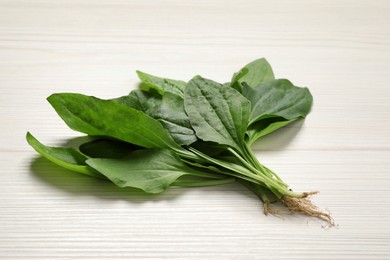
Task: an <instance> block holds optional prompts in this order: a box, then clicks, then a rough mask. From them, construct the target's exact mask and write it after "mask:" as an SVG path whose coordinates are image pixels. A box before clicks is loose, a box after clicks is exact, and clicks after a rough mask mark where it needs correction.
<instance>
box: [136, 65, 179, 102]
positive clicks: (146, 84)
mask: <svg viewBox="0 0 390 260" xmlns="http://www.w3.org/2000/svg"><path fill="white" fill-rule="evenodd" d="M137 75H138V78H139V79H140V80H141V81H142V84H143V85H141V88H142V89H144V90H148V89H155V90H157V91H158V93H160V94H161V95H162V94H164V93H166V92H170V93H173V94H176V95H178V96H181V97H183V95H184V94H183V93H184V88H185V86H186V84H187V83H186V82H184V81H181V80H174V79H167V78H160V77H157V76H153V75H150V74H147V73H144V72H142V71H139V70H137Z"/></svg>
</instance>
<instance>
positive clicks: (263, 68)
mask: <svg viewBox="0 0 390 260" xmlns="http://www.w3.org/2000/svg"><path fill="white" fill-rule="evenodd" d="M273 79H275V77H274V73H273V71H272V68H271V65H270V64H269V63H268V61H267V60H266V59H264V58H261V59H257V60H254V61H252V62H251V63H249V64H247V65H245V67H244V68H242V69H241V70H240V71H239V72H237V73H234V75H233V78H232V82H231V86H232V87H233V88H235V89H237V90H238V91H240V92H241V90H242V86H241V84H237V83H243V82H245V83H246V84H248V85H249V86H250V87H252V88H256V87H258V86H260V85H261V84H263V83H264V82H267V81H270V80H273Z"/></svg>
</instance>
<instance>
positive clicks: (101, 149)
mask: <svg viewBox="0 0 390 260" xmlns="http://www.w3.org/2000/svg"><path fill="white" fill-rule="evenodd" d="M140 148H141V147H139V146H136V145H133V144H129V143H125V142H121V141H116V140H109V139H97V140H93V141H90V142H87V143H83V144H82V145H80V147H79V150H80V152H82V153H83V154H85V155H87V156H88V157H92V158H117V159H118V158H123V157H125V156H127V155H128V154H129V153H131V152H133V151H135V150H138V149H140Z"/></svg>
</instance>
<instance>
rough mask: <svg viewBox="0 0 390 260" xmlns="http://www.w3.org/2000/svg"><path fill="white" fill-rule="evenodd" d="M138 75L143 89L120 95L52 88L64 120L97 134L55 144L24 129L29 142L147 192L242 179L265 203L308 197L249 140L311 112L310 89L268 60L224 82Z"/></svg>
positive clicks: (66, 162)
mask: <svg viewBox="0 0 390 260" xmlns="http://www.w3.org/2000/svg"><path fill="white" fill-rule="evenodd" d="M137 74H138V76H139V78H140V80H141V84H140V89H138V90H134V91H131V92H130V94H128V95H126V96H122V97H119V98H115V99H110V100H103V99H99V98H96V97H93V96H86V95H82V94H72V93H60V94H53V95H51V96H50V97H48V101H49V102H50V104H51V105H52V106H53V108H54V109H55V110H56V112H57V113H58V115H59V116H60V117H61V118H62V119H63V120H64V121H65V123H66V124H67V125H68V126H69V127H70V128H71V129H73V130H75V131H79V132H82V133H84V134H87V135H88V136H91V137H92V138H93V140H92V141H88V142H86V143H83V144H81V145H80V146H79V147H66V148H64V147H49V146H45V145H43V144H42V143H40V142H39V141H38V140H37V139H36V138H34V137H33V136H32V135H31V134H30V133H27V141H28V143H29V144H30V145H31V146H32V147H33V148H34V149H35V150H36V151H37V152H38V153H40V154H41V155H42V156H44V157H46V158H47V159H49V160H50V161H52V162H53V163H55V164H57V165H59V166H61V167H64V168H66V169H69V170H71V171H74V172H78V173H81V174H86V175H89V176H92V177H96V178H100V179H104V180H109V181H111V182H113V183H114V184H116V185H118V186H119V187H134V188H138V189H141V190H143V191H145V192H147V193H159V192H162V191H164V190H165V189H167V188H168V187H170V186H210V185H219V184H225V183H231V182H234V181H239V182H240V183H241V184H243V185H245V186H246V187H247V188H248V189H250V190H251V191H253V192H254V193H255V194H256V195H257V196H259V198H260V199H261V200H263V201H264V202H266V203H270V202H273V201H276V200H279V199H281V198H283V196H288V197H292V198H301V197H304V196H305V193H298V192H293V191H292V190H291V189H290V188H289V187H288V185H287V184H286V183H284V182H283V181H282V179H281V178H280V177H279V176H278V175H277V174H276V173H274V172H273V171H272V170H270V169H269V168H267V167H266V166H264V165H263V164H261V163H260V162H259V161H258V159H257V158H256V156H255V155H254V154H253V151H252V150H251V145H252V144H253V143H254V142H255V141H256V140H259V139H260V140H259V141H261V138H262V137H263V136H265V135H267V134H270V133H272V132H274V131H276V130H277V129H279V128H281V127H283V126H286V125H288V124H290V123H292V122H294V121H295V120H298V119H301V118H304V117H305V116H306V115H307V114H308V113H309V111H310V107H311V104H312V96H311V94H310V92H309V90H308V89H307V88H300V87H297V86H294V85H293V84H292V83H291V82H290V81H288V80H286V79H275V77H274V74H273V71H272V69H271V66H270V65H269V63H268V62H267V61H266V60H265V59H258V60H255V61H253V62H251V63H249V64H247V65H246V66H245V67H243V68H242V69H241V70H240V71H238V72H237V73H235V74H234V75H233V77H232V79H231V82H229V83H224V84H220V83H217V82H215V81H212V80H209V79H206V78H203V77H201V76H195V77H193V78H192V79H191V80H190V81H188V82H185V81H180V80H172V79H167V78H161V77H157V76H153V75H150V74H146V73H143V72H140V71H137Z"/></svg>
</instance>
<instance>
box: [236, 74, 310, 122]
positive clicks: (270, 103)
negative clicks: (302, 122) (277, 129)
mask: <svg viewBox="0 0 390 260" xmlns="http://www.w3.org/2000/svg"><path fill="white" fill-rule="evenodd" d="M242 94H243V95H244V96H245V97H246V98H248V99H249V100H250V102H251V104H252V110H251V114H250V119H249V124H252V123H254V122H256V121H259V120H261V119H265V118H271V117H283V118H284V119H286V120H292V119H296V118H304V117H305V116H306V115H307V114H308V113H309V112H310V107H311V104H312V101H313V98H312V96H311V94H310V91H309V90H308V89H307V88H299V87H296V86H294V85H293V84H292V83H291V82H290V81H288V80H286V79H277V80H273V81H270V82H267V83H264V84H262V85H261V86H259V87H257V88H256V89H253V88H251V87H249V86H248V85H245V86H244V89H243V92H242Z"/></svg>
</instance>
